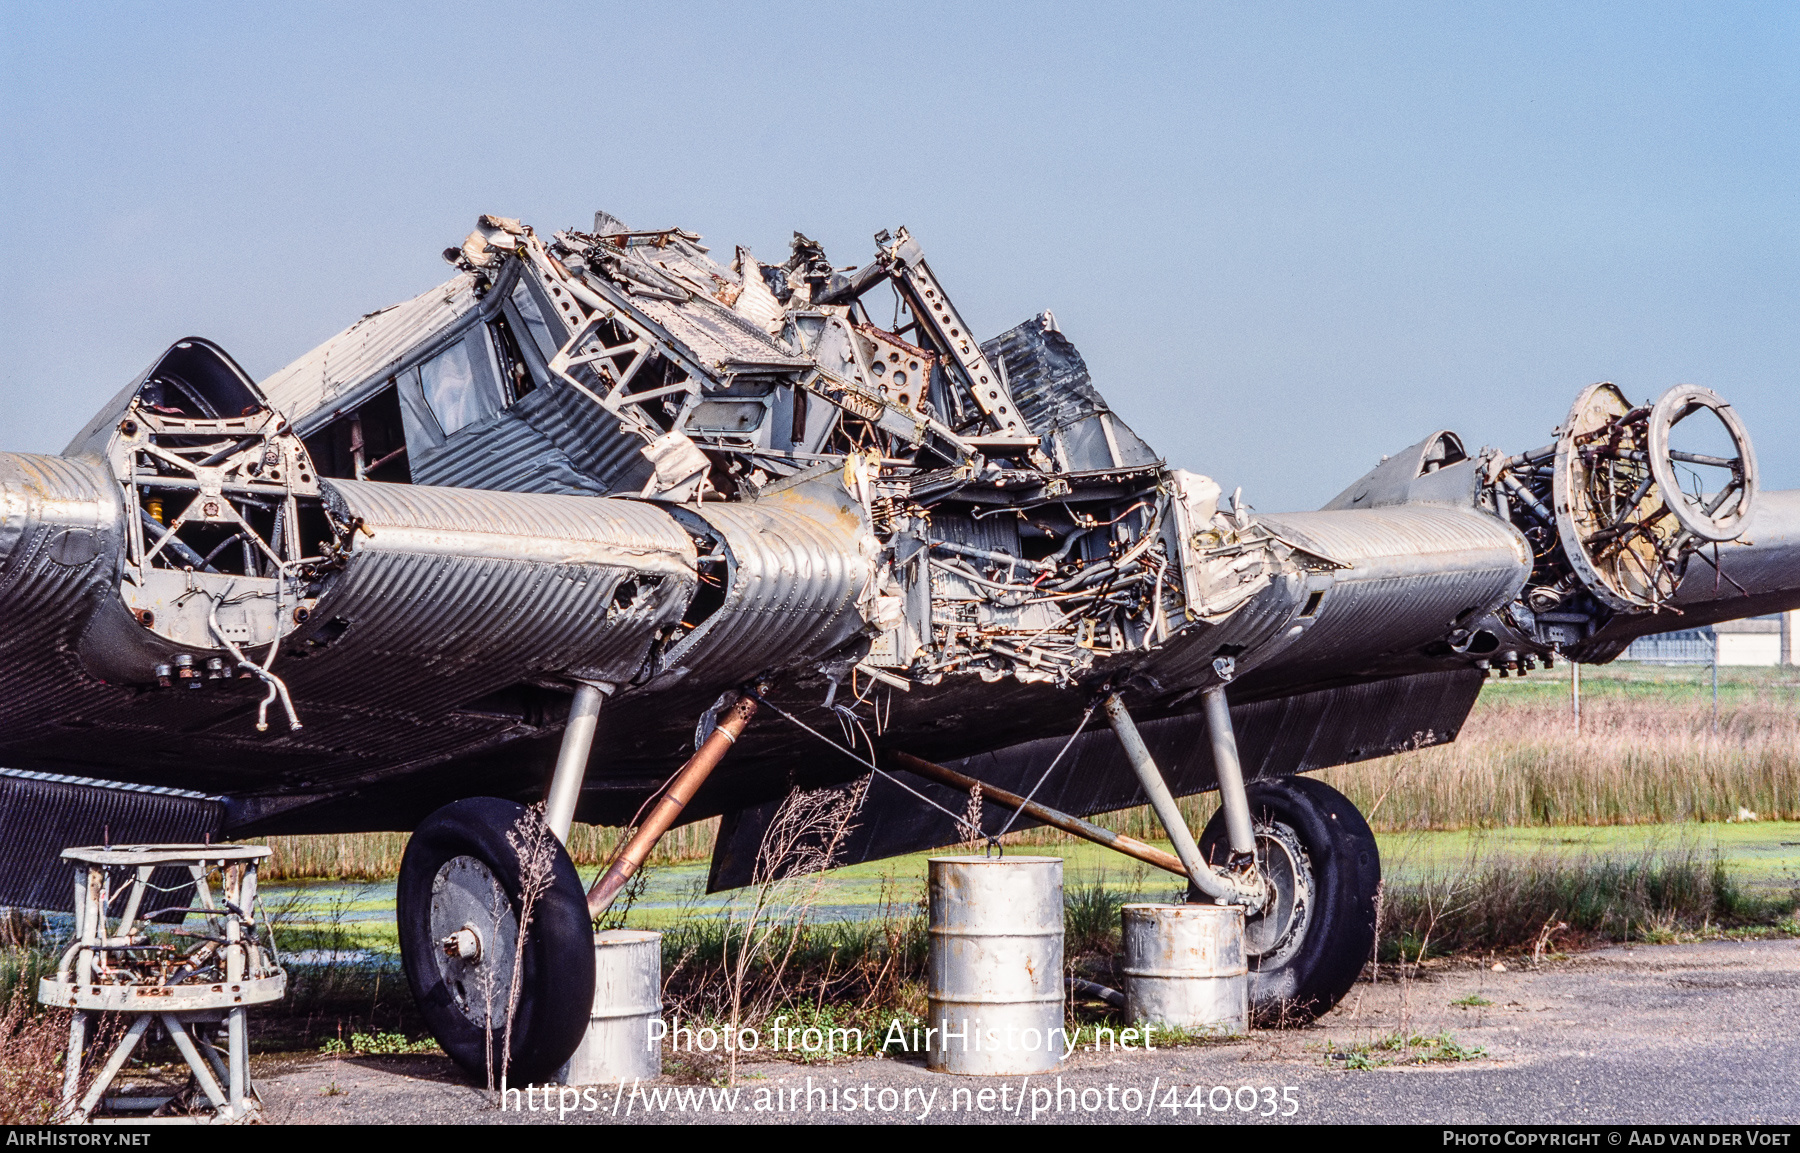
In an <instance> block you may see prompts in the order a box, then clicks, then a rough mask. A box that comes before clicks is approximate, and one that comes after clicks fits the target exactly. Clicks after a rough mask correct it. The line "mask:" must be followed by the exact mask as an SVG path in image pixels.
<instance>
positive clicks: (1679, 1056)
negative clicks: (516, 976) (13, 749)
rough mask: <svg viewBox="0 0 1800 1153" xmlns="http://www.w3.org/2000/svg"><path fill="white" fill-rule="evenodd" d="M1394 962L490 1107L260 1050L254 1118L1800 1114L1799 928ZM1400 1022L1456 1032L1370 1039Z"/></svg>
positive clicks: (403, 1071)
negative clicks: (1301, 992)
mask: <svg viewBox="0 0 1800 1153" xmlns="http://www.w3.org/2000/svg"><path fill="white" fill-rule="evenodd" d="M1393 976H1394V974H1393V972H1392V970H1391V969H1384V971H1383V973H1382V974H1381V980H1380V981H1379V983H1377V984H1373V985H1371V984H1367V983H1364V984H1359V985H1357V987H1356V988H1355V989H1353V990H1352V991H1351V993H1350V995H1349V996H1348V997H1347V998H1345V1000H1344V1003H1343V1004H1342V1005H1341V1006H1339V1007H1338V1008H1337V1009H1336V1010H1334V1011H1333V1012H1332V1013H1330V1014H1328V1015H1327V1016H1326V1017H1325V1018H1324V1019H1322V1020H1321V1021H1319V1022H1318V1023H1316V1024H1315V1025H1312V1026H1310V1027H1307V1028H1304V1029H1293V1030H1276V1031H1257V1032H1254V1033H1253V1034H1251V1035H1250V1036H1249V1037H1247V1038H1244V1039H1241V1040H1234V1041H1228V1042H1214V1043H1207V1044H1199V1045H1190V1046H1185V1047H1180V1048H1173V1049H1169V1048H1158V1049H1156V1050H1155V1051H1153V1052H1145V1051H1142V1050H1139V1051H1134V1052H1125V1051H1122V1050H1120V1051H1101V1052H1092V1051H1085V1049H1083V1050H1078V1051H1077V1052H1076V1053H1074V1054H1073V1055H1072V1056H1071V1057H1069V1058H1068V1059H1067V1060H1066V1061H1065V1062H1064V1063H1063V1066H1062V1068H1061V1069H1060V1071H1059V1072H1058V1073H1055V1074H1051V1075H1048V1076H1042V1075H1040V1076H1034V1077H1031V1078H1028V1079H1027V1078H1022V1077H1005V1078H975V1077H952V1076H946V1075H943V1074H935V1073H930V1072H927V1071H926V1070H925V1069H924V1067H923V1065H922V1063H920V1062H918V1061H915V1060H902V1059H895V1060H888V1059H882V1058H872V1057H866V1058H858V1059H840V1060H838V1061H836V1062H834V1063H830V1064H825V1063H816V1064H811V1065H801V1064H797V1063H791V1062H784V1061H771V1060H762V1061H753V1062H746V1063H743V1064H740V1065H739V1069H738V1084H737V1086H736V1090H737V1092H736V1094H735V1096H734V1095H733V1094H732V1092H731V1091H730V1090H729V1089H721V1088H718V1087H716V1086H712V1085H708V1084H707V1083H706V1082H705V1081H704V1080H703V1079H700V1078H696V1077H694V1076H692V1075H691V1070H690V1071H689V1075H687V1076H665V1077H664V1078H662V1079H661V1080H659V1081H657V1082H654V1083H645V1084H642V1085H638V1086H632V1085H629V1084H627V1085H626V1086H625V1087H624V1090H623V1092H622V1093H621V1092H620V1090H619V1087H618V1086H616V1085H608V1086H601V1087H598V1088H595V1089H593V1090H591V1091H588V1092H583V1091H578V1090H569V1091H566V1092H559V1091H558V1090H555V1089H551V1090H549V1091H548V1092H546V1091H544V1090H534V1091H532V1092H531V1093H530V1095H529V1098H528V1099H527V1097H526V1096H525V1095H521V1097H520V1099H519V1101H518V1102H517V1103H516V1104H515V1103H513V1102H512V1101H511V1100H509V1102H508V1108H507V1109H505V1110H504V1111H503V1110H501V1109H498V1108H496V1107H495V1105H494V1104H493V1103H492V1102H491V1101H490V1099H488V1098H487V1096H486V1095H485V1094H484V1093H482V1092H481V1091H480V1090H479V1089H477V1088H475V1087H473V1086H471V1085H470V1084H468V1083H467V1081H466V1080H465V1079H464V1078H463V1077H462V1076H461V1075H460V1074H459V1073H458V1071H457V1070H456V1069H455V1068H454V1067H453V1066H451V1064H450V1063H449V1061H448V1060H447V1059H446V1058H443V1057H366V1058H338V1059H333V1058H324V1057H319V1058H303V1059H298V1060H296V1059H292V1058H287V1059H282V1058H268V1059H265V1060H263V1061H261V1062H260V1064H259V1066H258V1068H257V1070H256V1072H257V1076H258V1078H259V1089H260V1092H261V1095H262V1099H263V1102H264V1105H265V1109H266V1116H267V1119H268V1120H269V1121H271V1122H276V1123H299V1124H321V1123H324V1124H371V1123H383V1122H425V1123H434V1124H435V1123H444V1122H465V1123H523V1124H559V1123H560V1124H580V1123H589V1124H622V1123H634V1124H642V1123H657V1124H671V1123H673V1124H680V1123H684V1122H687V1123H692V1122H705V1123H718V1122H741V1123H747V1124H758V1123H762V1124H767V1123H771V1122H773V1123H794V1122H809V1123H854V1122H863V1123H867V1122H877V1123H906V1122H919V1121H925V1122H939V1123H941V1122H950V1123H968V1122H978V1123H993V1124H1018V1123H1028V1122H1033V1121H1035V1122H1037V1123H1040V1124H1073V1123H1082V1122H1091V1121H1097V1120H1106V1121H1126V1120H1136V1121H1140V1122H1156V1123H1175V1124H1195V1123H1199V1124H1208V1123H1220V1122H1235V1123H1261V1124H1278V1123H1281V1122H1284V1121H1297V1122H1312V1123H1321V1122H1324V1123H1331V1122H1398V1123H1448V1124H1458V1123H1461V1124H1496V1123H1531V1122H1535V1123H1558V1124H1596V1125H1629V1124H1632V1123H1640V1124H1654V1123H1664V1124H1666V1123H1675V1122H1690V1123H1692V1122H1702V1123H1704V1122H1713V1123H1732V1122H1752V1123H1754V1122H1763V1123H1794V1122H1796V1121H1800V942H1796V941H1792V940H1783V941H1758V942H1742V943H1734V942H1713V943H1706V944H1691V945H1665V946H1636V947H1620V948H1609V949H1603V950H1599V951H1595V952H1591V953H1583V954H1578V955H1575V956H1572V957H1568V958H1560V959H1554V960H1548V961H1546V962H1545V963H1544V964H1543V965H1542V967H1540V968H1537V969H1532V968H1531V967H1529V966H1525V967H1522V968H1521V967H1513V968H1510V969H1509V970H1508V971H1505V972H1495V971H1493V970H1492V969H1490V968H1487V967H1485V966H1483V965H1478V964H1475V963H1459V964H1450V965H1447V966H1446V967H1444V968H1442V969H1439V970H1436V971H1427V972H1426V973H1425V974H1424V975H1423V976H1422V977H1421V978H1420V979H1418V980H1416V981H1412V982H1409V983H1407V984H1405V985H1401V984H1399V983H1396V982H1395V981H1394V980H1393ZM1403 1026H1404V1028H1405V1030H1406V1032H1407V1033H1409V1034H1416V1035H1418V1036H1421V1037H1424V1038H1437V1037H1441V1036H1443V1035H1444V1034H1448V1036H1449V1038H1450V1039H1451V1040H1452V1041H1453V1044H1449V1045H1445V1044H1443V1043H1433V1042H1429V1041H1427V1042H1421V1043H1419V1044H1415V1045H1414V1046H1412V1047H1411V1049H1407V1048H1404V1047H1403V1048H1400V1049H1393V1048H1389V1047H1386V1046H1384V1045H1383V1044H1382V1042H1383V1041H1384V1040H1391V1039H1393V1038H1395V1037H1396V1035H1397V1034H1399V1033H1400V1031H1401V1030H1402V1028H1403ZM1421 1061H1422V1063H1418V1062H1421ZM1409 1062H1412V1063H1409ZM984 1090H987V1091H989V1092H987V1093H986V1094H985V1095H984V1094H983V1091H984ZM528 1100H529V1106H528V1104H527V1101H528Z"/></svg>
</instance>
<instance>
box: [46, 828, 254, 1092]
mask: <svg viewBox="0 0 1800 1153" xmlns="http://www.w3.org/2000/svg"><path fill="white" fill-rule="evenodd" d="M272 851H273V850H271V849H268V848H266V847H264V846H261V845H120V846H114V847H110V848H84V849H65V850H64V851H63V854H62V856H63V859H64V860H67V861H73V862H75V863H76V865H77V866H78V868H77V870H76V876H75V943H74V944H72V945H70V946H69V948H68V949H67V950H66V951H65V952H64V953H63V956H62V959H61V961H60V962H59V964H58V965H57V970H56V975H55V976H54V977H45V978H44V979H43V980H42V981H40V982H39V984H38V1000H39V1001H41V1002H43V1003H44V1004H46V1005H55V1006H59V1007H63V1008H69V1009H73V1010H74V1016H73V1019H72V1020H71V1022H70V1024H69V1051H68V1056H67V1059H66V1061H65V1062H64V1065H63V1097H62V1107H61V1109H60V1111H59V1113H58V1120H59V1121H61V1122H64V1123H81V1122H87V1121H106V1120H115V1119H116V1120H130V1121H133V1122H137V1121H142V1120H144V1118H104V1117H102V1118H96V1117H94V1115H93V1114H94V1111H95V1110H96V1109H98V1108H102V1107H106V1106H110V1107H113V1108H119V1109H154V1108H156V1107H158V1106H160V1105H161V1104H163V1103H164V1102H166V1101H168V1100H170V1099H171V1098H168V1097H157V1098H134V1097H113V1098H108V1097H107V1096H106V1091H107V1089H108V1088H110V1087H111V1085H112V1083H113V1080H114V1079H115V1078H117V1077H118V1075H119V1073H120V1071H121V1070H123V1069H124V1067H125V1062H126V1061H127V1060H129V1059H130V1057H131V1054H132V1052H133V1051H134V1050H135V1049H136V1048H137V1045H138V1042H139V1041H141V1040H142V1039H143V1038H144V1036H145V1034H146V1033H148V1032H149V1030H150V1026H151V1024H152V1022H160V1023H161V1024H162V1026H163V1028H164V1029H165V1030H166V1031H167V1032H168V1035H169V1039H170V1040H171V1041H173V1042H174V1044H175V1048H176V1049H177V1050H179V1051H180V1053H181V1056H182V1059H183V1060H184V1061H186V1062H187V1066H188V1068H189V1070H191V1071H192V1073H193V1075H194V1081H195V1083H196V1084H197V1085H198V1086H199V1087H200V1091H201V1092H202V1093H204V1094H205V1095H206V1099H207V1102H208V1103H209V1104H210V1105H211V1107H212V1110H213V1113H212V1116H211V1118H210V1120H214V1121H243V1120H245V1119H247V1118H249V1117H251V1116H253V1115H254V1114H256V1113H257V1112H258V1111H259V1110H260V1108H261V1106H260V1104H259V1103H258V1102H257V1100H256V1097H255V1089H254V1088H253V1086H252V1085H251V1083H250V1031H249V1022H248V1020H247V1017H246V1014H247V1012H248V1009H249V1007H250V1006H251V1005H258V1004H266V1003H268V1002H270V1001H276V1000H280V998H281V997H282V995H283V994H284V993H285V992H286V991H287V974H286V973H285V972H283V971H282V969H281V968H280V966H279V965H278V964H277V963H276V959H275V957H274V955H273V954H272V952H270V951H268V950H265V949H264V948H263V947H262V946H261V944H260V943H259V942H258V941H257V939H256V916H255V907H256V866H257V863H258V862H259V861H261V860H263V859H265V858H267V857H268V856H269V855H270V853H271V852H272ZM165 865H173V866H177V867H184V868H186V869H187V870H188V872H189V874H190V875H191V876H192V877H193V879H194V898H195V900H196V901H197V902H198V903H197V905H193V906H189V907H187V908H185V909H183V910H182V912H184V913H189V914H195V913H197V914H201V915H203V916H205V917H206V918H207V919H208V921H209V922H210V924H209V925H208V929H209V931H208V932H207V933H205V934H194V933H187V934H185V935H176V934H178V933H180V931H179V930H170V931H169V933H170V936H169V939H168V940H167V941H159V940H155V939H153V937H152V935H151V932H150V926H149V925H148V924H147V923H146V922H145V921H143V920H142V919H141V918H140V916H139V914H140V913H141V912H142V911H143V909H144V906H145V897H146V895H147V892H148V890H149V887H150V878H151V875H152V874H153V873H154V872H155V871H156V869H157V867H158V866H165ZM214 869H217V870H219V871H220V873H221V875H222V881H223V886H222V892H221V893H220V897H221V900H220V902H219V903H217V904H215V903H214V902H213V896H212V889H211V886H210V884H209V883H208V876H209V874H210V873H211V872H212V871H213V870H214ZM115 871H117V872H122V873H124V874H125V875H126V878H127V879H126V880H124V881H123V882H122V883H121V884H120V886H119V887H118V888H116V889H115V888H113V887H112V885H111V880H112V877H113V875H114V873H115ZM122 893H124V894H127V895H126V901H125V908H124V911H123V913H121V915H120V916H119V917H118V919H117V922H116V923H113V918H112V916H111V914H110V912H109V910H110V908H111V906H112V905H113V903H114V901H115V899H116V898H117V897H118V896H119V895H120V894H122ZM195 938H199V941H198V944H196V945H195V946H194V947H193V948H191V949H186V950H185V951H184V950H183V949H181V948H179V947H177V945H176V944H171V943H169V942H170V941H174V942H182V943H185V942H187V941H191V940H194V939H195ZM107 1012H110V1013H129V1014H132V1015H133V1017H134V1020H133V1021H132V1023H131V1025H130V1027H129V1028H127V1029H126V1031H125V1035H124V1037H122V1038H120V1040H119V1042H118V1043H117V1044H116V1045H115V1046H114V1047H113V1050H112V1052H111V1053H110V1054H109V1055H108V1056H107V1059H106V1062H105V1064H104V1065H102V1066H101V1067H100V1070H99V1072H98V1073H97V1074H96V1075H95V1076H94V1079H93V1082H92V1083H91V1084H90V1085H89V1087H88V1090H87V1092H86V1093H85V1094H83V1093H81V1091H80V1090H81V1064H82V1058H83V1057H84V1056H85V1054H86V1052H87V1049H88V1043H89V1039H90V1035H91V1032H92V1030H91V1029H90V1025H91V1023H92V1018H93V1016H94V1014H96V1013H107ZM221 1021H223V1022H224V1023H225V1027H226V1034H227V1043H226V1049H225V1052H224V1054H223V1055H221V1054H220V1052H219V1050H218V1048H217V1047H216V1046H215V1045H214V1044H213V1043H212V1039H211V1038H210V1037H208V1036H207V1030H206V1029H201V1030H199V1031H197V1032H190V1030H191V1029H192V1027H193V1026H194V1025H217V1024H218V1023H219V1022H221ZM207 1119H209V1118H205V1117H193V1118H171V1120H194V1121H199V1120H207ZM159 1120H160V1119H159Z"/></svg>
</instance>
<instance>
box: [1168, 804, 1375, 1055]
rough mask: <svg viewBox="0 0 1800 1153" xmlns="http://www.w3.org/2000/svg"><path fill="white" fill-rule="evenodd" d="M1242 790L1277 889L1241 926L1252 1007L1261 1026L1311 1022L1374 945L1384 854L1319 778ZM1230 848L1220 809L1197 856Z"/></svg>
mask: <svg viewBox="0 0 1800 1153" xmlns="http://www.w3.org/2000/svg"><path fill="white" fill-rule="evenodd" d="M1245 791H1246V793H1247V794H1248V797H1249V801H1250V818H1251V821H1252V822H1253V825H1254V827H1255V830H1256V855H1257V861H1258V864H1259V865H1261V867H1262V869H1263V875H1264V876H1265V877H1267V878H1268V879H1269V881H1270V887H1271V888H1272V889H1273V891H1274V892H1273V897H1272V899H1271V900H1270V902H1269V903H1268V904H1267V905H1266V906H1265V907H1263V908H1262V909H1253V910H1249V911H1248V915H1247V916H1246V918H1245V922H1244V952H1245V959H1246V960H1247V961H1248V962H1249V965H1250V1011H1251V1014H1252V1015H1253V1016H1254V1017H1255V1018H1256V1020H1257V1021H1258V1023H1260V1024H1263V1025H1283V1024H1294V1025H1299V1024H1305V1023H1306V1022H1308V1021H1311V1020H1313V1019H1314V1018H1316V1017H1318V1016H1319V1015H1321V1014H1322V1013H1325V1012H1326V1011H1328V1010H1329V1009H1330V1008H1331V1007H1332V1006H1333V1005H1336V1004H1337V1003H1338V1002H1339V1001H1340V1000H1342V999H1343V997H1344V994H1345V993H1348V992H1349V991H1350V986H1351V985H1353V984H1355V982H1356V978H1357V976H1358V975H1359V974H1361V972H1362V967H1363V962H1365V961H1367V960H1368V959H1369V954H1370V951H1371V950H1372V949H1373V948H1374V945H1375V888H1376V886H1377V885H1379V884H1380V883H1381V853H1380V851H1379V849H1378V848H1377V847H1376V844H1375V834H1374V833H1372V832H1370V831H1369V823H1368V822H1367V821H1365V820H1363V817H1362V814H1361V813H1359V812H1357V811H1356V807H1355V806H1354V805H1352V804H1351V803H1350V801H1349V799H1348V798H1346V797H1345V796H1344V795H1343V794H1342V793H1340V792H1338V791H1337V790H1336V789H1334V788H1332V787H1331V786H1330V785H1327V784H1325V783H1324V782H1323V781H1315V780H1313V779H1312V778H1310V777H1299V776H1295V777H1278V778H1275V779H1273V780H1266V781H1256V782H1254V783H1252V784H1250V785H1249V786H1248V787H1247V788H1246V790H1245ZM1230 851H1231V850H1230V845H1229V844H1228V843H1227V842H1226V838H1225V813H1224V810H1222V809H1221V810H1220V811H1219V812H1217V813H1214V814H1213V818H1212V820H1211V821H1209V822H1207V825H1206V829H1205V831H1204V832H1202V833H1201V835H1200V852H1201V855H1202V856H1204V857H1205V858H1206V859H1207V860H1208V861H1209V862H1212V863H1214V864H1223V863H1224V861H1225V859H1226V857H1227V856H1228V855H1229V854H1230Z"/></svg>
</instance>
